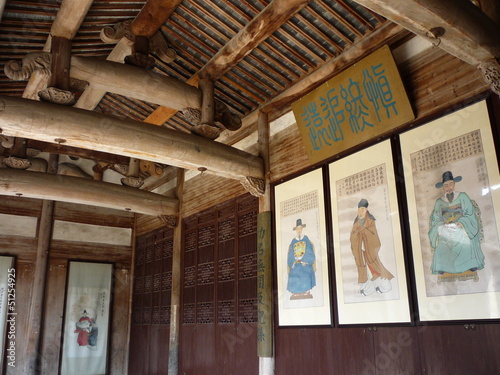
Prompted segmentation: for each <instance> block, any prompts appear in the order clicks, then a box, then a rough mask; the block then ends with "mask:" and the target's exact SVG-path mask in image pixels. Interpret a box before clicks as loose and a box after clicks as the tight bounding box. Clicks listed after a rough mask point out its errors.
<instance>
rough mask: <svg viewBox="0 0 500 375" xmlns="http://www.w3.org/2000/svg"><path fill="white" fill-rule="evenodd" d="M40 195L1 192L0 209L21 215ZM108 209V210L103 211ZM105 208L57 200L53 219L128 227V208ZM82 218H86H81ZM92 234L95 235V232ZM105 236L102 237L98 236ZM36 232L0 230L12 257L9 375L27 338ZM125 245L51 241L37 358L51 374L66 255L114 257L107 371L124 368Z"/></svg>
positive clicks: (33, 208)
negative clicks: (13, 353) (13, 304)
mask: <svg viewBox="0 0 500 375" xmlns="http://www.w3.org/2000/svg"><path fill="white" fill-rule="evenodd" d="M41 202H42V201H41V200H31V199H21V198H19V199H18V198H10V197H7V198H2V199H1V200H0V212H3V213H6V214H15V215H22V216H31V217H33V216H39V215H40V208H41ZM106 212H107V213H109V214H111V213H110V212H108V211H106ZM105 215H106V213H105V211H102V210H100V209H97V210H95V211H94V210H93V209H92V208H89V207H85V206H81V205H69V206H68V205H65V206H59V211H58V213H56V216H57V217H59V219H62V220H65V219H68V220H69V221H73V222H80V223H85V224H93V225H103V224H106V226H108V227H109V226H117V227H122V228H127V227H130V228H132V227H133V221H132V220H131V217H132V216H130V214H128V213H125V215H121V214H120V215H118V216H119V218H117V219H112V218H111V219H109V220H106V219H105ZM86 218H89V220H88V221H86ZM93 240H96V239H95V238H94V239H93ZM104 240H105V239H103V242H104ZM36 245H37V239H36V238H27V237H19V236H7V235H2V236H0V249H1V250H0V253H2V254H6V255H12V256H15V257H16V260H17V261H16V274H17V283H16V305H17V308H18V309H17V312H18V315H17V318H16V319H17V323H16V357H17V358H16V359H17V361H16V368H15V369H11V370H9V371H8V372H7V374H9V375H13V374H24V366H25V359H27V358H28V355H27V354H26V353H24V350H25V346H26V343H27V336H26V335H27V331H26V330H27V321H26V319H28V312H29V310H30V303H31V290H32V288H33V276H34V272H35V267H36V265H35V261H36ZM131 255H132V252H131V247H130V246H114V245H107V244H103V243H99V242H97V243H86V242H76V241H56V240H53V241H52V242H51V247H50V250H49V261H48V272H47V280H46V291H45V301H44V311H43V321H42V330H41V333H40V334H41V335H42V337H41V343H40V359H41V363H40V365H41V371H42V373H43V374H57V373H58V369H59V358H60V345H61V332H62V331H61V330H62V324H63V320H62V319H63V315H64V298H65V292H66V274H67V267H68V262H69V260H89V261H97V262H114V263H115V275H114V279H113V288H114V289H113V306H112V314H113V315H112V318H111V319H112V328H111V331H110V338H111V344H112V345H111V350H110V352H109V356H110V374H123V373H125V372H126V367H127V361H126V358H127V355H128V346H127V345H128V337H127V336H128V335H127V333H128V311H129V294H130V287H129V285H130V259H131Z"/></svg>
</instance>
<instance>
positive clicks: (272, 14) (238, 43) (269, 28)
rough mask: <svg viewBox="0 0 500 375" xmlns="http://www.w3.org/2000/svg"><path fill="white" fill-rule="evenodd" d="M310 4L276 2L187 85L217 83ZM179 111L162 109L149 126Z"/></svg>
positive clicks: (305, 1) (288, 0)
mask: <svg viewBox="0 0 500 375" xmlns="http://www.w3.org/2000/svg"><path fill="white" fill-rule="evenodd" d="M309 1H310V0H273V1H272V2H271V3H269V5H268V6H267V7H266V8H264V9H263V10H262V12H260V13H259V14H258V15H257V16H256V17H255V18H254V19H253V20H252V21H251V22H249V23H248V24H247V25H246V26H245V27H244V28H243V29H241V31H240V32H238V34H236V35H235V36H234V38H232V39H231V40H230V41H229V42H228V43H227V44H226V45H225V46H224V47H223V48H221V49H220V50H219V52H218V53H217V54H216V55H215V56H214V57H213V58H212V59H211V60H210V61H208V62H207V63H206V64H205V66H204V67H203V68H202V69H201V70H200V71H199V72H198V73H197V74H195V75H194V76H193V77H191V78H190V79H189V80H188V81H187V83H189V84H190V85H193V86H197V85H198V80H199V78H200V76H202V75H206V76H209V77H211V78H212V79H214V80H216V79H218V78H220V77H221V76H222V75H223V74H224V73H226V72H227V71H228V70H230V69H231V68H232V67H233V66H235V65H236V64H237V63H238V62H239V61H241V60H242V59H243V58H244V57H245V56H246V55H248V54H249V53H250V52H251V51H252V50H253V49H254V48H255V47H256V46H258V45H259V44H260V43H261V42H262V41H263V40H265V39H266V38H267V37H269V36H270V35H271V34H273V33H274V32H275V31H276V30H277V29H279V28H280V27H281V25H282V24H283V23H285V22H286V21H288V20H289V19H290V18H291V17H293V16H294V15H295V14H296V13H297V12H298V11H300V10H301V9H303V8H304V7H305V6H306V5H307V4H308V3H309ZM176 113H177V110H175V109H172V108H164V107H160V108H158V109H156V110H155V111H154V112H153V113H152V114H151V115H150V116H149V117H148V118H147V119H146V122H149V123H153V122H154V123H158V124H163V123H164V122H166V121H167V120H168V119H170V118H171V117H172V116H173V115H175V114H176Z"/></svg>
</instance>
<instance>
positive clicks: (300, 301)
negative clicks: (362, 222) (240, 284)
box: [274, 169, 332, 326]
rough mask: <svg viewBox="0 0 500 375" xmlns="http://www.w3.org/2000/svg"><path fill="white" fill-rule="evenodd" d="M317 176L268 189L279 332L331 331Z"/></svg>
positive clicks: (320, 178)
mask: <svg viewBox="0 0 500 375" xmlns="http://www.w3.org/2000/svg"><path fill="white" fill-rule="evenodd" d="M323 186H324V185H323V170H322V169H316V170H313V171H311V172H308V173H305V174H303V175H301V176H298V177H295V178H293V179H291V180H289V181H286V182H283V183H281V184H279V185H276V186H275V187H274V198H275V200H274V203H275V226H276V227H275V229H276V232H275V233H276V275H277V289H278V301H277V304H278V325H279V326H313V325H315V326H318V325H326V326H331V325H332V313H331V302H330V299H331V297H330V295H331V293H330V276H329V271H328V268H329V266H328V264H329V261H328V248H327V234H326V217H325V197H324V187H323Z"/></svg>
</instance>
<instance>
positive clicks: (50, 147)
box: [27, 139, 129, 164]
mask: <svg viewBox="0 0 500 375" xmlns="http://www.w3.org/2000/svg"><path fill="white" fill-rule="evenodd" d="M27 141H28V147H30V148H33V149H35V150H39V151H40V152H46V153H49V154H59V155H67V156H70V157H76V158H81V159H88V160H95V161H96V162H103V163H106V164H128V162H129V158H128V157H126V156H121V155H115V154H108V153H105V152H99V151H94V150H85V149H81V148H75V147H69V146H64V145H61V144H56V143H47V142H41V141H37V140H33V139H28V140H27Z"/></svg>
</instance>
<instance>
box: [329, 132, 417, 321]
mask: <svg viewBox="0 0 500 375" xmlns="http://www.w3.org/2000/svg"><path fill="white" fill-rule="evenodd" d="M329 178H330V196H331V205H332V226H333V237H334V251H333V253H334V259H335V278H336V292H337V293H336V295H337V316H338V323H339V325H350V324H381V323H411V313H410V305H409V293H408V283H407V273H406V266H405V256H404V251H403V241H402V230H401V221H400V216H399V205H398V199H397V191H396V181H395V173H394V166H393V161H392V149H391V144H390V141H384V142H382V143H379V144H377V145H375V146H372V147H369V148H366V149H364V150H362V151H360V152H357V153H355V154H353V155H350V156H348V157H345V158H343V159H341V160H338V161H336V162H334V163H331V164H330V165H329Z"/></svg>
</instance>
